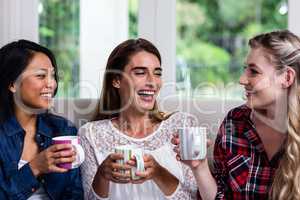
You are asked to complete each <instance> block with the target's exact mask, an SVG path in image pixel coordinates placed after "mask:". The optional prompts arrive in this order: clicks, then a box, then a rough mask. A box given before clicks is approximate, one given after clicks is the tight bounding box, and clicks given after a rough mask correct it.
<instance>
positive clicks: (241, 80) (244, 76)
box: [239, 72, 248, 85]
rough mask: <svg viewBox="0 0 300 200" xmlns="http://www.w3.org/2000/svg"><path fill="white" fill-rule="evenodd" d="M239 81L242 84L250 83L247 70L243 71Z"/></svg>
mask: <svg viewBox="0 0 300 200" xmlns="http://www.w3.org/2000/svg"><path fill="white" fill-rule="evenodd" d="M239 83H240V84H241V85H247V84H248V78H247V76H246V74H245V72H243V74H242V75H241V76H240V81H239Z"/></svg>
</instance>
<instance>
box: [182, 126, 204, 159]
mask: <svg viewBox="0 0 300 200" xmlns="http://www.w3.org/2000/svg"><path fill="white" fill-rule="evenodd" d="M178 134H179V140H180V142H179V150H180V158H181V160H201V159H204V158H205V157H206V148H207V147H206V142H207V139H206V127H184V128H179V129H178Z"/></svg>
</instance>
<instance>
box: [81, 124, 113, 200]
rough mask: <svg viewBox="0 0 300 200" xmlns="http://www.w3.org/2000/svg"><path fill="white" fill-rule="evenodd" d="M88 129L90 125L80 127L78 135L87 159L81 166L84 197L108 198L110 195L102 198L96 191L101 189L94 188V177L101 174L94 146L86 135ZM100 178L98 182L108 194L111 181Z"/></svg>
mask: <svg viewBox="0 0 300 200" xmlns="http://www.w3.org/2000/svg"><path fill="white" fill-rule="evenodd" d="M88 131H89V125H86V126H84V127H82V128H80V129H79V133H78V135H79V137H80V141H81V145H82V147H83V149H84V152H85V161H84V162H83V163H82V165H81V166H80V169H81V174H82V184H83V190H84V199H91V200H93V199H108V198H106V197H108V195H107V196H106V197H105V196H103V197H102V198H101V197H99V196H98V195H97V194H96V192H99V191H95V190H94V187H96V186H95V185H94V183H93V180H94V177H95V176H96V177H98V176H100V174H96V173H97V168H98V165H97V159H96V155H95V153H94V148H93V147H92V145H91V144H90V142H89V140H88V138H87V137H86V135H87V134H88ZM100 180H101V181H100ZM100 180H99V183H97V184H101V185H102V186H103V188H102V189H103V190H104V191H106V192H107V194H108V190H109V182H107V181H106V180H104V179H103V178H101V179H100Z"/></svg>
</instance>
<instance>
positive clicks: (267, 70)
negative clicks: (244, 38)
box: [240, 47, 284, 109]
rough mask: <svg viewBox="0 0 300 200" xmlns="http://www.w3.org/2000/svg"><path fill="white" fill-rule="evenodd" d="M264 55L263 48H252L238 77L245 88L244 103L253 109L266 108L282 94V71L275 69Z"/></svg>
mask: <svg viewBox="0 0 300 200" xmlns="http://www.w3.org/2000/svg"><path fill="white" fill-rule="evenodd" d="M266 55H267V53H266V51H265V50H264V49H263V48H261V47H258V48H252V49H251V50H250V52H249V54H248V56H247V60H246V67H245V70H244V73H243V74H242V75H241V77H240V84H241V85H243V86H244V88H245V96H246V98H247V102H246V104H247V105H248V106H249V107H251V108H254V109H266V108H268V107H270V106H272V105H274V103H275V102H276V100H278V98H279V97H280V96H282V95H283V94H284V93H283V92H284V89H283V88H282V83H283V80H284V76H283V73H280V71H279V70H277V69H276V66H275V65H274V64H272V63H271V61H270V59H268V58H267V56H266Z"/></svg>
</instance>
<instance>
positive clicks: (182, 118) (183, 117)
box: [166, 112, 198, 126]
mask: <svg viewBox="0 0 300 200" xmlns="http://www.w3.org/2000/svg"><path fill="white" fill-rule="evenodd" d="M166 121H167V122H168V123H170V124H173V125H177V126H196V125H197V124H198V120H197V117H196V116H195V115H193V114H190V113H186V112H174V113H171V114H170V116H169V117H168V118H167V119H166Z"/></svg>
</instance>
